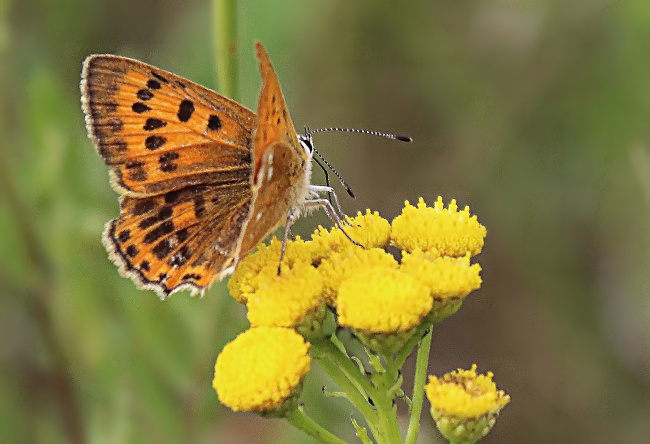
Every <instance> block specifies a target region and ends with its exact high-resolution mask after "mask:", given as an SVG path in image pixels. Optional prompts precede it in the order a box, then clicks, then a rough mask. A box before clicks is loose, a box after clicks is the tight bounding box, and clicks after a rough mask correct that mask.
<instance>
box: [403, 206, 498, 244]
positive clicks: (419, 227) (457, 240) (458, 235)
mask: <svg viewBox="0 0 650 444" xmlns="http://www.w3.org/2000/svg"><path fill="white" fill-rule="evenodd" d="M486 233H487V230H486V229H485V227H484V226H483V225H481V224H479V223H478V221H477V219H476V216H470V213H469V207H465V209H464V210H463V211H458V206H457V205H456V200H452V201H451V203H450V204H449V206H448V208H444V205H443V202H442V197H438V200H437V201H436V203H435V205H434V207H433V208H431V207H427V205H426V204H425V203H424V200H423V199H422V198H420V200H419V202H418V205H417V207H414V206H412V205H411V204H410V203H409V202H408V201H407V202H406V204H405V207H404V209H403V210H402V214H400V215H399V216H397V217H396V218H395V220H393V224H392V234H391V242H392V243H393V245H395V246H397V247H398V248H400V249H402V250H406V251H414V250H418V249H419V250H422V251H425V252H431V253H434V254H437V255H438V256H453V257H462V256H465V254H466V253H468V252H469V253H470V255H471V256H475V255H477V254H479V253H480V252H481V250H482V249H483V240H484V238H485V235H486Z"/></svg>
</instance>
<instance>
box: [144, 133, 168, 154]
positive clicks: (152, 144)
mask: <svg viewBox="0 0 650 444" xmlns="http://www.w3.org/2000/svg"><path fill="white" fill-rule="evenodd" d="M165 142H167V138H166V137H163V136H149V137H147V138H146V139H145V140H144V146H145V148H147V149H148V150H151V151H153V150H157V149H158V148H160V147H161V146H163V145H164V144H165Z"/></svg>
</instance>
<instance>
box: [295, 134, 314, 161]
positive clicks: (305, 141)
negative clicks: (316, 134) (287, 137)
mask: <svg viewBox="0 0 650 444" xmlns="http://www.w3.org/2000/svg"><path fill="white" fill-rule="evenodd" d="M298 142H300V146H302V149H303V150H305V154H306V155H307V158H308V159H311V158H312V156H313V155H314V140H313V139H312V136H311V132H310V131H309V128H305V134H298Z"/></svg>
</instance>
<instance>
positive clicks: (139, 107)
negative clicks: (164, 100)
mask: <svg viewBox="0 0 650 444" xmlns="http://www.w3.org/2000/svg"><path fill="white" fill-rule="evenodd" d="M131 109H132V110H133V112H136V113H138V114H142V113H144V112H146V111H151V108H150V107H148V106H147V105H145V104H144V103H142V102H135V103H134V104H133V106H132V107H131Z"/></svg>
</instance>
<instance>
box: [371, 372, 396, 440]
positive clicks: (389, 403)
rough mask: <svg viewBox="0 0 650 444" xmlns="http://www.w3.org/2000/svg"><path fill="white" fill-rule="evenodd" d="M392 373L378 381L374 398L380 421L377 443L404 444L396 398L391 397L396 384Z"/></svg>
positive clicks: (382, 375)
mask: <svg viewBox="0 0 650 444" xmlns="http://www.w3.org/2000/svg"><path fill="white" fill-rule="evenodd" d="M390 373H392V372H388V371H387V372H384V373H382V374H381V377H379V378H377V379H376V382H377V390H376V391H375V395H374V396H373V397H372V400H373V402H374V403H375V409H376V410H377V415H378V417H379V418H378V419H379V435H375V437H376V438H377V442H382V443H390V444H397V443H402V442H403V441H402V435H401V434H400V431H399V424H397V414H396V409H395V407H394V406H393V399H394V397H393V396H392V394H391V396H389V391H390V389H391V388H392V387H393V386H394V384H395V379H394V378H392V377H391V376H390Z"/></svg>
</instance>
